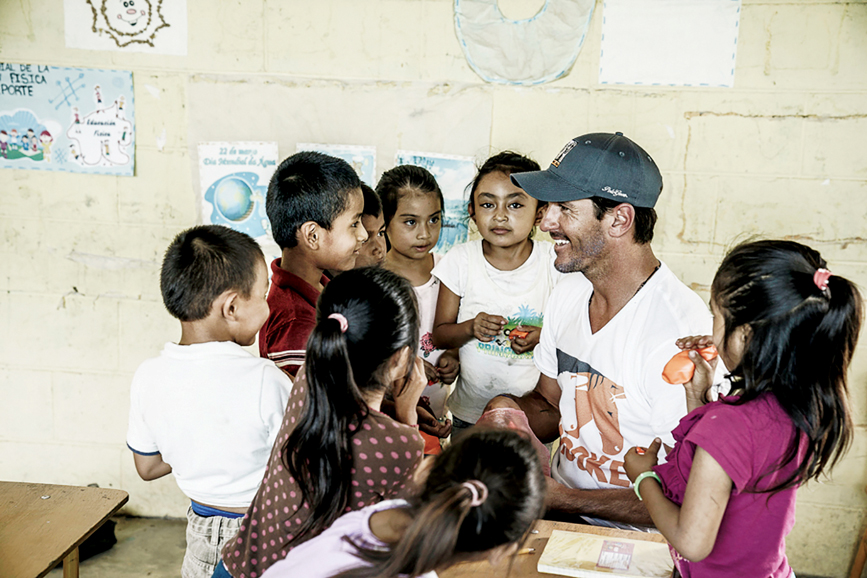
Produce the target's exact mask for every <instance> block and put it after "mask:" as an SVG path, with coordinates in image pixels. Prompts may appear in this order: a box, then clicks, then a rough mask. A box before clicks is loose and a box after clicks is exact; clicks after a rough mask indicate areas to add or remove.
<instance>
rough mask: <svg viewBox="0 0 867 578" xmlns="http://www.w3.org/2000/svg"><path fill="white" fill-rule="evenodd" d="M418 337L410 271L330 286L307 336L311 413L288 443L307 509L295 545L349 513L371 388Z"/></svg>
mask: <svg viewBox="0 0 867 578" xmlns="http://www.w3.org/2000/svg"><path fill="white" fill-rule="evenodd" d="M417 342H418V313H417V307H416V303H415V294H414V293H413V290H412V286H411V285H410V284H409V282H408V281H407V280H406V279H404V278H403V277H400V276H398V275H396V274H394V273H392V272H390V271H388V270H386V269H381V268H373V267H363V268H360V269H353V270H351V271H346V272H344V273H341V274H340V275H338V276H337V277H335V278H334V280H333V281H331V282H330V283H329V284H328V285H326V286H325V289H324V290H323V291H322V295H321V296H320V298H319V303H318V305H317V310H316V326H315V327H314V328H313V331H312V332H311V333H310V337H309V338H308V340H307V352H306V356H305V376H306V378H307V396H306V400H305V408H304V412H303V414H302V415H301V417H300V419H299V421H298V424H297V425H296V427H295V429H293V430H292V433H290V434H289V437H288V438H287V440H286V441H285V442H284V443H283V445H282V447H281V457H282V461H283V465H284V466H285V467H286V469H287V470H288V471H289V474H290V476H292V478H294V479H295V481H296V483H297V484H298V487H299V489H300V491H301V497H302V504H304V508H305V513H306V517H305V518H304V520H303V522H302V523H301V524H300V525H299V526H298V530H297V531H296V532H295V533H294V534H293V536H292V538H291V539H290V540H289V542H288V545H289V547H292V546H293V545H294V543H296V542H298V541H299V540H306V539H307V538H310V537H313V536H316V535H317V534H319V533H321V532H322V531H323V530H324V529H325V528H327V527H329V526H330V525H331V524H332V523H333V522H334V520H336V519H337V518H338V517H339V516H340V515H341V514H343V513H344V512H345V510H346V508H347V506H348V503H349V493H350V488H351V480H352V467H353V464H352V445H351V444H352V437H353V435H354V434H355V432H357V431H359V426H360V424H361V421H362V420H363V419H364V418H365V417H367V415H368V413H369V411H370V410H369V408H368V407H367V403H366V402H365V401H364V399H365V397H364V394H365V393H381V392H383V391H384V390H385V389H386V387H387V385H388V384H386V383H384V379H383V374H384V371H385V367H386V366H387V361H388V360H389V359H391V357H392V356H393V355H394V354H395V353H397V352H398V351H400V350H401V349H403V348H404V347H413V348H414V347H415V344H416V343H417ZM411 368H412V366H409V367H408V369H407V371H409V370H411Z"/></svg>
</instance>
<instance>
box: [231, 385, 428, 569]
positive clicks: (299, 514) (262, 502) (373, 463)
mask: <svg viewBox="0 0 867 578" xmlns="http://www.w3.org/2000/svg"><path fill="white" fill-rule="evenodd" d="M306 398H307V389H306V383H305V382H303V381H300V382H298V383H296V384H295V386H294V387H293V389H292V393H291V394H290V396H289V402H288V404H287V406H286V414H285V416H284V418H283V425H282V426H281V428H280V432H279V433H278V434H277V441H276V443H275V444H274V448H273V449H272V450H271V458H270V460H269V461H268V467H267V469H266V471H265V478H264V479H263V480H262V485H261V486H260V487H259V491H258V493H257V494H256V497H255V499H254V500H253V503H252V504H250V508H249V509H248V510H247V514H246V515H245V516H244V519H243V521H242V523H241V529H240V531H239V532H238V536H237V537H236V539H234V540H231V541H229V542H228V543H227V544H226V546H224V548H223V564H224V565H225V566H226V570H228V571H229V574H231V575H232V576H233V577H234V578H258V577H259V576H261V575H262V573H263V572H264V571H265V570H267V569H268V567H270V566H271V565H272V564H273V563H274V562H276V561H277V560H282V559H283V558H285V557H286V554H287V552H288V551H289V550H290V549H291V548H289V547H288V542H289V541H290V540H291V539H292V535H293V531H294V529H295V528H297V527H298V526H299V525H300V524H301V523H302V522H303V521H304V519H305V517H306V515H307V513H308V512H309V508H308V506H307V504H306V503H301V491H300V490H299V488H298V485H297V484H296V483H295V480H294V479H293V478H292V477H291V476H290V475H289V472H288V471H287V470H286V468H285V467H284V466H283V460H282V447H283V444H284V443H285V442H286V440H287V439H289V434H290V433H291V432H292V430H293V429H295V424H296V423H297V422H298V420H299V418H300V417H301V414H302V411H303V405H304V400H305V399H306ZM350 430H351V431H352V433H353V438H352V445H351V447H352V460H353V465H354V467H353V468H352V470H351V475H352V480H351V483H352V485H351V490H350V492H349V503H348V506H347V508H346V511H353V510H360V509H361V508H364V507H365V506H369V505H371V504H376V503H379V502H381V501H382V500H386V499H392V498H400V497H403V496H405V495H406V492H407V488H409V487H410V486H411V485H410V484H409V481H410V478H411V477H412V474H413V472H414V471H415V468H416V466H418V464H419V462H420V461H421V458H422V451H423V449H424V441H423V440H422V438H421V436H420V435H419V433H418V430H416V429H415V428H413V427H410V426H408V425H405V424H401V423H398V422H396V421H394V420H393V419H391V418H390V417H388V416H387V415H385V414H383V413H379V412H376V411H371V412H370V414H369V415H368V416H367V418H365V419H364V421H362V422H361V424H360V427H358V428H355V427H350ZM312 537H313V536H307V537H306V538H305V540H306V539H310V538H312ZM303 541H304V540H303ZM303 541H300V542H297V543H293V544H292V547H293V548H294V547H295V546H297V545H298V544H301V543H303Z"/></svg>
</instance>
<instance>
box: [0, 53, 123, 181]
mask: <svg viewBox="0 0 867 578" xmlns="http://www.w3.org/2000/svg"><path fill="white" fill-rule="evenodd" d="M0 167H2V168H12V169H30V170H40V171H71V172H76V173H95V174H106V175H123V176H132V175H133V172H134V170H135V106H134V102H133V87H132V73H131V72H129V71H125V70H98V69H91V68H62V67H58V66H45V65H42V64H18V63H16V64H11V63H4V62H0Z"/></svg>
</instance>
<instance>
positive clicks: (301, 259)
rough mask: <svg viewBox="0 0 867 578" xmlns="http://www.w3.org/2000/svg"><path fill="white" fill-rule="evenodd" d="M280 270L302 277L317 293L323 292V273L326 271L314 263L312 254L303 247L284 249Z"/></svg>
mask: <svg viewBox="0 0 867 578" xmlns="http://www.w3.org/2000/svg"><path fill="white" fill-rule="evenodd" d="M280 268H281V269H283V270H284V271H288V272H289V273H292V274H293V275H297V276H299V277H301V278H302V279H303V280H305V281H306V282H307V283H309V284H310V285H312V286H313V288H314V289H316V290H317V291H322V289H323V287H322V273H323V271H325V269H321V268H320V267H319V266H318V265H317V264H316V263H315V262H313V261H312V260H311V259H310V254H309V253H308V252H306V251H304V250H303V248H302V247H301V246H295V247H292V248H288V249H283V253H282V254H281V255H280Z"/></svg>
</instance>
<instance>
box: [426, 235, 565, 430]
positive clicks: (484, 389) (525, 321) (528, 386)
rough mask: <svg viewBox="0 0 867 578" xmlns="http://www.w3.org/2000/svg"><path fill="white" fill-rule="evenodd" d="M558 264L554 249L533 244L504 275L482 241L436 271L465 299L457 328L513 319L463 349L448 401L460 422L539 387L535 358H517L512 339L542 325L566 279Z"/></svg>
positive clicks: (456, 250) (456, 251)
mask: <svg viewBox="0 0 867 578" xmlns="http://www.w3.org/2000/svg"><path fill="white" fill-rule="evenodd" d="M554 258H555V255H554V246H553V244H551V243H548V242H545V241H533V251H532V252H531V253H530V256H529V257H528V258H527V260H526V261H525V262H524V263H523V264H522V265H521V266H520V267H518V268H517V269H515V270H513V271H500V270H499V269H496V268H495V267H494V266H493V265H491V264H490V263H488V261H487V259H485V256H484V254H483V253H482V241H481V239H479V240H476V241H470V242H468V243H464V244H462V245H457V246H455V247H453V248H452V249H451V250H450V251H449V252H448V253H447V254H446V256H445V257H443V259H442V261H441V262H440V263H439V265H437V266H436V267H434V270H433V274H434V275H436V276H437V277H438V278H439V279H440V280H441V281H442V282H443V283H444V284H445V286H446V287H448V288H449V289H450V290H451V291H452V293H454V294H455V295H457V296H459V297H460V298H461V304H460V308H459V309H458V318H457V322H458V323H462V322H464V321H466V320H468V319H473V318H474V317H475V316H476V315H478V314H479V313H481V312H482V311H484V312H485V313H488V314H489V315H501V316H503V317H505V318H506V319H508V322H507V323H506V325H505V327H504V328H503V330H502V331H501V332H500V334H499V335H498V336H497V337H496V338H495V339H494V340H492V341H490V342H487V343H484V342H481V341H479V340H478V339H475V338H473V339H471V340H470V341H468V342H467V343H466V344H464V345H463V346H462V347H461V349H460V357H461V373H460V376H459V377H458V379H457V381H456V382H455V388H454V391H453V392H452V394H451V396H449V401H448V405H449V409H450V410H451V412H452V414H453V415H455V416H456V417H458V418H459V419H462V420H464V421H467V422H470V423H475V422H476V421H477V420H478V419H479V417H481V415H482V412H483V410H484V409H485V405H487V403H488V401H490V400H491V399H492V398H494V397H496V396H498V395H500V394H503V393H511V394H514V395H524V394H525V393H528V392H530V391H532V390H533V389H534V388H535V387H536V382H537V381H538V380H539V370H538V369H536V366H535V365H534V364H533V352H532V351H528V352H526V353H522V354H520V355H519V354H517V353H515V352H514V351H513V350H512V347H511V341H510V340H509V337H508V334H509V332H510V331H511V330H512V329H514V328H515V327H516V326H517V325H536V326H541V325H542V321H543V311H544V310H545V304H546V303H547V301H548V296H549V295H550V294H551V290H552V289H553V287H554V284H555V283H556V282H557V281H559V279H560V278H562V277H563V275H562V274H561V273H559V272H557V270H556V269H554Z"/></svg>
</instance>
